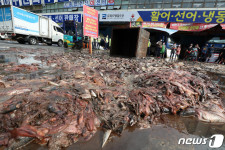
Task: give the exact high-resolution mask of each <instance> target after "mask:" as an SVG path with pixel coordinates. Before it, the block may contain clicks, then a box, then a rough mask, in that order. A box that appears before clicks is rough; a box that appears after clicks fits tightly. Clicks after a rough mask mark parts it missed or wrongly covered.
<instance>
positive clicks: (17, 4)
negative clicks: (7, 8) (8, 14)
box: [12, 0, 20, 6]
mask: <svg viewBox="0 0 225 150" xmlns="http://www.w3.org/2000/svg"><path fill="white" fill-rule="evenodd" d="M12 5H13V6H20V1H19V0H13V1H12Z"/></svg>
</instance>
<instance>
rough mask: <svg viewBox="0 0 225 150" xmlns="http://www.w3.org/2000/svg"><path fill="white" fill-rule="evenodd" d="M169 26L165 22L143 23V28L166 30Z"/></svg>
mask: <svg viewBox="0 0 225 150" xmlns="http://www.w3.org/2000/svg"><path fill="white" fill-rule="evenodd" d="M167 24H168V23H165V22H143V23H142V28H152V27H154V28H166V26H167Z"/></svg>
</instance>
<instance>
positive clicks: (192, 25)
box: [170, 23, 218, 31]
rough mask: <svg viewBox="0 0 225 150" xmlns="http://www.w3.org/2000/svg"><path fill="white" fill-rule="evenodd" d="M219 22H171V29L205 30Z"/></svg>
mask: <svg viewBox="0 0 225 150" xmlns="http://www.w3.org/2000/svg"><path fill="white" fill-rule="evenodd" d="M216 25H218V24H206V23H170V29H174V30H180V31H204V30H207V29H210V28H213V27H215V26H216Z"/></svg>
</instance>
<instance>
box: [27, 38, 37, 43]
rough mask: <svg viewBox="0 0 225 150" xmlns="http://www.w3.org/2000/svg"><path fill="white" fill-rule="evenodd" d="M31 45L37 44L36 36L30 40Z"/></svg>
mask: <svg viewBox="0 0 225 150" xmlns="http://www.w3.org/2000/svg"><path fill="white" fill-rule="evenodd" d="M28 42H29V44H30V45H36V44H37V39H36V38H34V37H30V38H29V40H28Z"/></svg>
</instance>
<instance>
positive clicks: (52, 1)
mask: <svg viewBox="0 0 225 150" xmlns="http://www.w3.org/2000/svg"><path fill="white" fill-rule="evenodd" d="M48 3H54V0H45V4H48Z"/></svg>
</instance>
